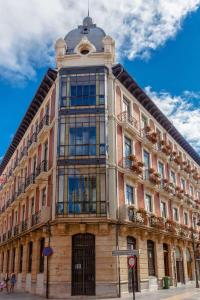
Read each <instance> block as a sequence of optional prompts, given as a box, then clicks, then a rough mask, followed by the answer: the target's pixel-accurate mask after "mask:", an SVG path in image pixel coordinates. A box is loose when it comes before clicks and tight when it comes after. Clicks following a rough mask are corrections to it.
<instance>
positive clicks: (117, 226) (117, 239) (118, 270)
mask: <svg viewBox="0 0 200 300" xmlns="http://www.w3.org/2000/svg"><path fill="white" fill-rule="evenodd" d="M123 71H124V69H123V67H122V66H121V70H120V72H119V74H118V75H117V76H116V77H115V79H114V81H113V91H114V93H113V94H114V110H115V99H116V97H115V82H116V80H117V79H118V78H119V77H120V75H121V74H122V72H123ZM116 137H117V134H116V132H115V149H116V150H117V138H116ZM116 174H117V176H116V187H117V195H116V196H117V197H116V198H117V210H116V219H117V220H116V249H117V250H119V228H120V223H119V193H118V172H117V167H116ZM117 272H118V287H119V288H118V297H119V298H121V274H120V273H121V272H120V258H119V256H117Z"/></svg>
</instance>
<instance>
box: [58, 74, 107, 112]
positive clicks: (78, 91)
mask: <svg viewBox="0 0 200 300" xmlns="http://www.w3.org/2000/svg"><path fill="white" fill-rule="evenodd" d="M104 103H105V74H103V73H101V74H100V73H99V74H98V73H97V74H91V73H89V74H88V73H87V74H72V75H70V76H68V77H67V78H66V77H63V78H62V83H61V107H69V106H73V107H80V106H96V105H104Z"/></svg>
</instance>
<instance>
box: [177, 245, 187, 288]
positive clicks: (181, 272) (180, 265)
mask: <svg viewBox="0 0 200 300" xmlns="http://www.w3.org/2000/svg"><path fill="white" fill-rule="evenodd" d="M175 254H176V275H177V282H179V283H185V279H184V267H183V258H182V256H181V251H180V249H179V247H176V250H175Z"/></svg>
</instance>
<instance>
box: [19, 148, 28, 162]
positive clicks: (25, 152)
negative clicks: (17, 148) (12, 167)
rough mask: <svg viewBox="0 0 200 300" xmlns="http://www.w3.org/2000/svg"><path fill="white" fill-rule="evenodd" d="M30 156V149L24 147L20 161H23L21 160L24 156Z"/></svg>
mask: <svg viewBox="0 0 200 300" xmlns="http://www.w3.org/2000/svg"><path fill="white" fill-rule="evenodd" d="M27 155H28V149H27V147H24V148H23V150H22V152H21V154H20V156H19V160H20V161H21V159H22V158H23V157H24V156H27Z"/></svg>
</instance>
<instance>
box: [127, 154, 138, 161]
mask: <svg viewBox="0 0 200 300" xmlns="http://www.w3.org/2000/svg"><path fill="white" fill-rule="evenodd" d="M128 159H129V160H131V161H137V158H136V156H135V155H129V156H128Z"/></svg>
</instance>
